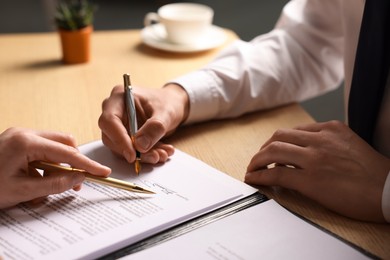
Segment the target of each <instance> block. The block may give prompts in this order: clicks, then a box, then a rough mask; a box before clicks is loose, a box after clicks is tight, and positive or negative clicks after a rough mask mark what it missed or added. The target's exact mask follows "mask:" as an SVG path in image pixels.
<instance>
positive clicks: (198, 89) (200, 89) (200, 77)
mask: <svg viewBox="0 0 390 260" xmlns="http://www.w3.org/2000/svg"><path fill="white" fill-rule="evenodd" d="M169 83H176V84H179V85H180V86H182V87H183V88H184V89H185V90H186V91H187V93H188V97H189V101H190V111H189V114H188V118H187V120H186V122H184V123H185V124H191V123H196V122H200V121H206V120H209V119H211V118H214V117H215V116H216V115H217V113H218V90H217V87H216V85H217V84H216V81H215V79H214V77H213V75H212V73H208V72H207V71H206V70H199V71H195V72H191V73H189V74H186V75H184V76H181V77H178V78H176V79H174V80H172V81H170V82H169Z"/></svg>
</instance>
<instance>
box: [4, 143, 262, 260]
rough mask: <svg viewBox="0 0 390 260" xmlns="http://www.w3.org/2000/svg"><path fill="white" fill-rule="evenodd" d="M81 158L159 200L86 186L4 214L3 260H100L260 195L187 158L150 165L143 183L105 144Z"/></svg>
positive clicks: (85, 149)
mask: <svg viewBox="0 0 390 260" xmlns="http://www.w3.org/2000/svg"><path fill="white" fill-rule="evenodd" d="M80 150H81V152H82V153H84V154H86V155H87V156H89V157H90V158H92V159H94V160H96V161H99V162H101V163H102V164H105V165H107V166H109V167H111V169H112V171H113V173H112V175H111V177H114V178H118V179H122V180H127V181H130V182H133V183H136V184H138V185H140V186H142V187H145V188H149V189H151V190H153V191H155V192H156V193H157V194H156V195H148V194H141V193H132V192H128V191H125V190H120V189H116V188H111V187H108V186H102V185H99V184H95V183H89V182H85V183H84V184H83V188H82V190H81V191H79V192H74V191H67V192H65V193H62V194H58V195H53V196H49V197H48V199H47V200H46V201H45V202H44V203H43V204H40V205H38V206H36V207H34V208H32V207H30V206H27V205H20V206H18V207H14V208H12V209H7V210H0V259H1V258H4V259H9V258H10V259H56V260H59V259H91V258H96V257H99V256H103V255H105V254H108V253H110V252H112V251H114V250H117V249H120V248H122V247H124V246H126V245H129V244H132V243H135V242H137V241H140V240H141V239H144V238H146V237H149V236H151V235H153V234H156V233H157V232H160V231H162V230H165V229H166V228H169V227H172V226H175V225H177V224H179V223H182V222H184V221H187V220H189V219H192V218H194V217H196V216H198V215H202V214H204V213H206V212H209V211H211V210H213V209H216V208H218V207H220V206H222V205H225V204H227V203H230V202H233V201H235V200H238V199H240V198H243V197H245V196H248V195H250V194H253V193H254V192H256V191H257V190H255V189H253V188H252V187H250V186H248V185H246V184H244V183H242V182H240V181H237V180H235V179H233V178H231V177H230V176H228V175H226V174H224V173H221V172H219V171H218V170H216V169H214V168H212V167H210V166H208V165H206V164H205V163H203V162H201V161H199V160H197V159H195V158H193V157H191V156H189V155H187V154H185V153H183V152H181V151H179V150H176V151H175V154H174V155H173V156H172V157H171V158H170V159H169V161H168V162H166V163H165V164H162V165H158V166H152V165H146V164H143V165H142V172H141V174H140V175H139V176H136V174H135V173H134V170H133V169H134V166H133V165H130V164H128V163H127V162H125V161H124V160H123V159H121V158H118V157H116V156H115V155H113V154H112V153H111V152H110V151H109V150H108V148H106V147H104V146H103V144H102V143H101V142H100V141H97V142H93V143H90V144H87V145H84V146H82V147H80Z"/></svg>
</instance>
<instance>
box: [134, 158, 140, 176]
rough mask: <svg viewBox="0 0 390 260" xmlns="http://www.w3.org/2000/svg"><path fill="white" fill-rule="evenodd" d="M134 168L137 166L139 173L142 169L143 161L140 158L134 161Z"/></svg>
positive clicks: (136, 171)
mask: <svg viewBox="0 0 390 260" xmlns="http://www.w3.org/2000/svg"><path fill="white" fill-rule="evenodd" d="M134 168H135V173H136V174H137V175H139V172H140V171H141V163H140V161H139V160H138V159H137V160H136V161H135V163H134Z"/></svg>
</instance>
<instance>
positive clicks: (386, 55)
mask: <svg viewBox="0 0 390 260" xmlns="http://www.w3.org/2000/svg"><path fill="white" fill-rule="evenodd" d="M389 63H390V0H366V4H365V7H364V13H363V19H362V24H361V27H360V35H359V43H358V47H357V51H356V58H355V67H354V71H353V78H352V85H351V92H350V95H349V105H348V121H349V126H350V127H351V129H352V130H354V131H355V132H356V133H357V134H358V135H359V136H360V137H362V138H363V139H364V140H366V141H367V142H368V143H370V144H372V140H373V133H374V130H375V125H376V120H377V116H378V113H379V110H380V106H381V101H382V97H383V93H384V89H385V87H386V82H387V77H388V73H389Z"/></svg>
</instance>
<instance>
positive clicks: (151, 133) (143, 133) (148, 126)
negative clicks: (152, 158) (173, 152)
mask: <svg viewBox="0 0 390 260" xmlns="http://www.w3.org/2000/svg"><path fill="white" fill-rule="evenodd" d="M166 132H167V127H166V125H165V124H164V123H163V122H161V121H160V120H156V119H153V118H151V119H148V120H147V121H146V122H145V124H144V125H143V126H142V127H141V128H140V129H139V131H138V132H137V134H136V136H135V147H136V149H138V150H139V151H140V152H141V153H144V152H147V151H149V150H150V149H151V148H152V147H153V146H154V145H155V144H156V143H157V142H158V141H160V139H161V138H162V137H164V136H165V134H166Z"/></svg>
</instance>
